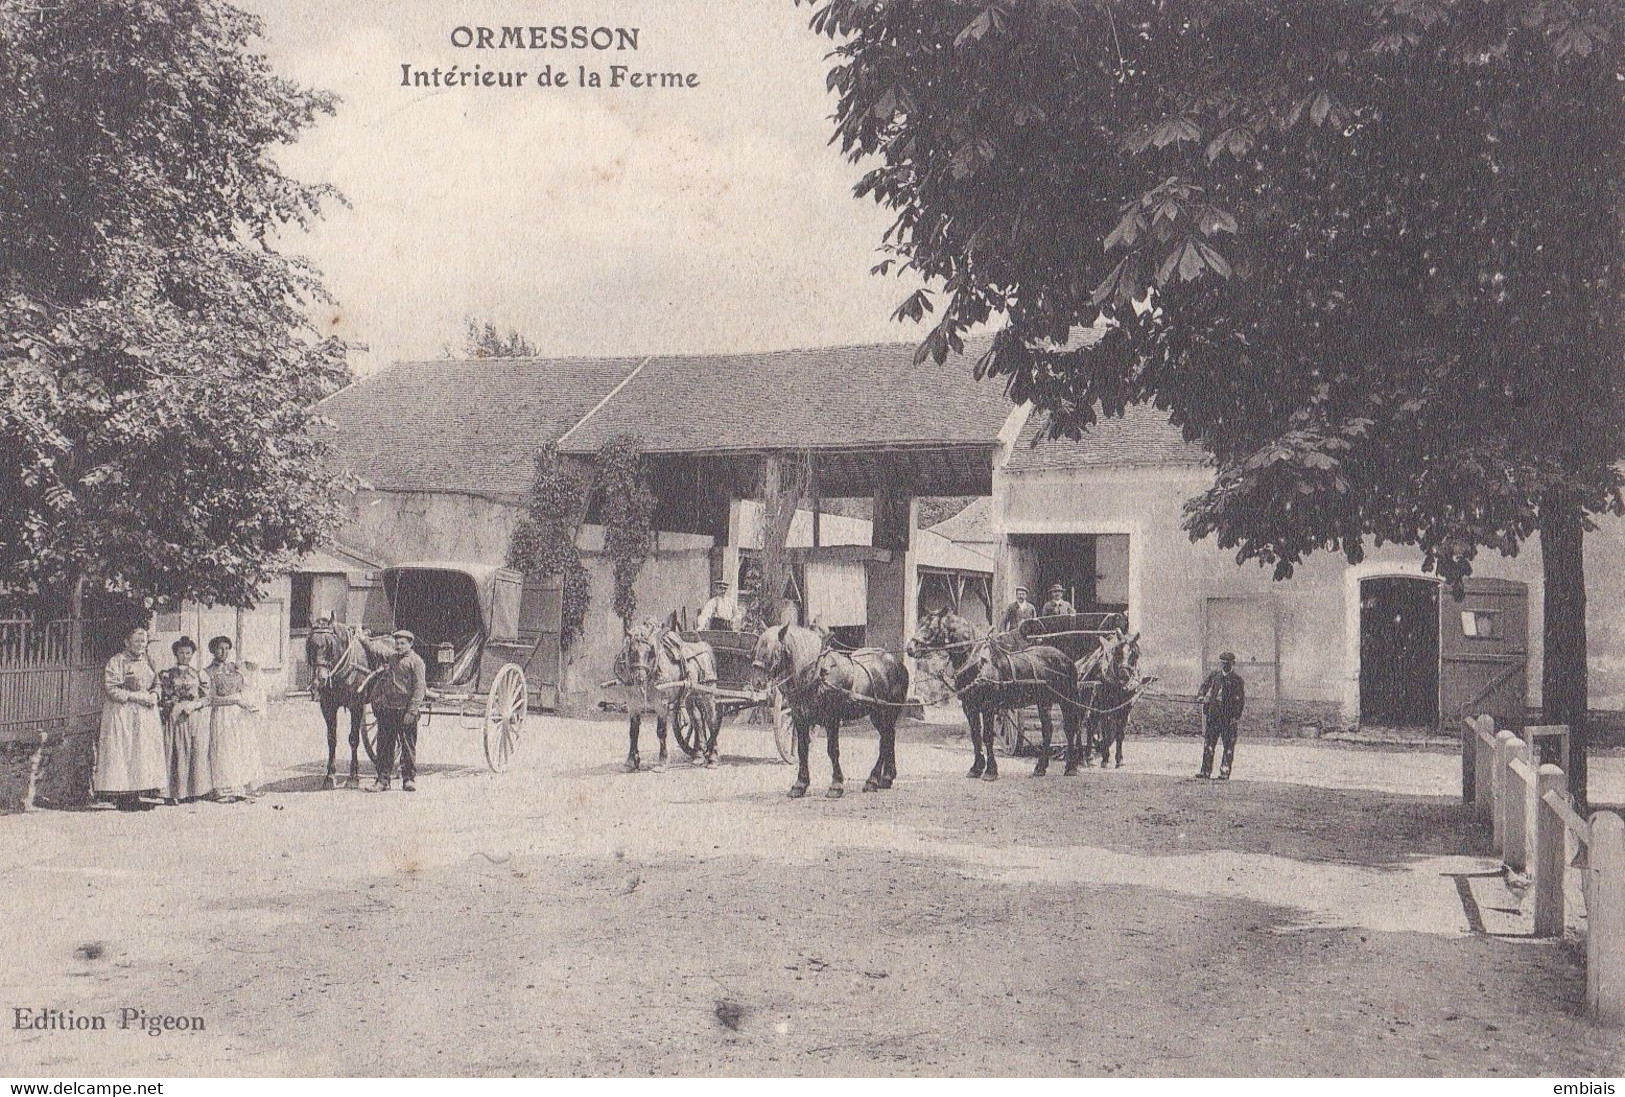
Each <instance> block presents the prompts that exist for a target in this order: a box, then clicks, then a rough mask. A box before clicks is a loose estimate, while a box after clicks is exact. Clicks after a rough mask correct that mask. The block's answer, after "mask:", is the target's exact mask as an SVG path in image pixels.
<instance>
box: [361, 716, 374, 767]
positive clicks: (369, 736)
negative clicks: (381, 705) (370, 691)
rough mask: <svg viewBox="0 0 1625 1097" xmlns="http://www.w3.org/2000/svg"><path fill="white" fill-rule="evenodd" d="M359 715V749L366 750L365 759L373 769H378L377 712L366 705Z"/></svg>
mask: <svg viewBox="0 0 1625 1097" xmlns="http://www.w3.org/2000/svg"><path fill="white" fill-rule="evenodd" d="M362 712H363V714H362V717H361V749H362V750H364V751H366V752H367V761H369V762H371V763H372V768H373V770H374V771H376V770H377V769H378V714H377V713H376V712H374V711H372V706H371V705H368V706H367V707H366V708H365V709H364V710H362Z"/></svg>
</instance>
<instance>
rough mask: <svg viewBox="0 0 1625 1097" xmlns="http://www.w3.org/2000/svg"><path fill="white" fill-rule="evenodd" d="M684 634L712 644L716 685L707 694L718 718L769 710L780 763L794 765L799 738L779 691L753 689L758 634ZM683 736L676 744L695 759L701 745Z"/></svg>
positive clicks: (692, 733)
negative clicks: (752, 660)
mask: <svg viewBox="0 0 1625 1097" xmlns="http://www.w3.org/2000/svg"><path fill="white" fill-rule="evenodd" d="M681 635H682V637H683V639H685V640H689V641H701V642H704V643H707V644H710V645H711V651H712V652H713V653H714V654H715V656H716V665H717V684H716V686H715V687H713V688H711V689H710V690H708V692H709V693H710V694H711V695H712V697H713V698H715V700H716V705H717V719H718V720H719V721H720V720H727V719H729V718H730V717H733V716H737V715H739V714H740V713H742V712H750V711H755V710H757V709H761V708H766V709H767V711H768V714H769V716H770V717H771V719H772V721H773V746H774V747H775V748H776V749H777V750H778V752H779V758H780V760H781V761H784V762H794V761H795V760H796V737H795V729H794V728H793V727H792V726H791V723H790V710H789V709H788V708H787V707H786V706H785V703H784V699H783V698H782V697H780V696H779V692H778V690H776V689H768V690H766V691H763V690H758V689H756V688H754V683H755V679H756V668H755V667H753V666H752V665H751V658H752V656H753V655H754V654H755V651H756V640H757V635H756V633H754V632H728V631H710V630H707V631H703V632H685V633H682V634H681ZM684 734H685V732H684V729H682V728H678V729H677V745H678V746H680V747H682V748H683V750H684V751H686V752H687V753H688V754H689V755H690V756H691V757H692V756H693V755H694V754H696V753H698V746H697V744H696V745H692V746H691V745H690V743H689V742H685V741H684V738H683V737H684ZM687 734H688V735H689V737H690V738H691V739H692V738H694V737H695V736H696V734H697V733H696V732H695V731H694V729H692V728H690V729H687Z"/></svg>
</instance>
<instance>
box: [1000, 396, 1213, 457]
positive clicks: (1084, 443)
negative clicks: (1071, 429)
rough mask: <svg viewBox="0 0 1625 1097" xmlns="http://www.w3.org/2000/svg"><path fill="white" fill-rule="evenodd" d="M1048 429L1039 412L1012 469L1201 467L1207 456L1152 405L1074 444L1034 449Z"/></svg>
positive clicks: (1099, 426)
mask: <svg viewBox="0 0 1625 1097" xmlns="http://www.w3.org/2000/svg"><path fill="white" fill-rule="evenodd" d="M1047 425H1048V419H1047V417H1046V416H1045V415H1044V414H1043V413H1042V412H1034V413H1033V414H1032V416H1031V417H1030V418H1029V419H1028V420H1027V425H1026V426H1024V427H1023V428H1022V430H1021V436H1020V438H1018V439H1017V441H1016V444H1015V445H1014V446H1013V447H1011V451H1010V460H1009V461H1008V463H1007V464H1006V466H1005V467H1006V468H1009V469H1011V470H1013V471H1020V470H1023V469H1070V468H1097V467H1103V466H1113V465H1118V466H1122V465H1200V464H1203V463H1205V462H1206V460H1207V456H1206V454H1205V453H1204V452H1203V450H1202V447H1200V446H1197V445H1193V444H1192V443H1189V442H1186V441H1185V440H1184V438H1183V437H1181V436H1180V433H1179V428H1178V427H1176V426H1174V425H1173V424H1172V423H1170V422H1169V421H1168V414H1167V413H1166V412H1163V411H1158V410H1157V409H1156V408H1154V407H1152V406H1151V405H1149V404H1138V405H1135V406H1133V407H1130V408H1129V409H1128V410H1127V411H1126V412H1124V414H1123V417H1122V418H1120V419H1114V418H1103V419H1099V420H1097V421H1096V422H1095V423H1094V425H1093V426H1091V427H1090V428H1089V429H1088V430H1086V431H1084V432H1083V437H1082V438H1081V439H1079V440H1078V441H1076V442H1074V441H1072V440H1071V439H1069V438H1062V439H1059V440H1056V441H1049V440H1047V439H1046V440H1043V441H1038V442H1037V444H1036V445H1034V441H1035V440H1036V439H1038V438H1039V437H1040V435H1041V434H1042V433H1043V432H1044V429H1045V427H1046V426H1047Z"/></svg>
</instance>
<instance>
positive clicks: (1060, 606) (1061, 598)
mask: <svg viewBox="0 0 1625 1097" xmlns="http://www.w3.org/2000/svg"><path fill="white" fill-rule="evenodd" d="M1076 612H1077V610H1075V609H1073V608H1072V603H1071V602H1068V601H1067V600H1066V588H1065V587H1063V586H1062V585H1061V584H1060V583H1051V584H1050V585H1049V601H1047V602H1045V603H1044V608H1043V609H1041V610H1039V611H1038V616H1040V617H1071V616H1072V615H1073V614H1074V613H1076Z"/></svg>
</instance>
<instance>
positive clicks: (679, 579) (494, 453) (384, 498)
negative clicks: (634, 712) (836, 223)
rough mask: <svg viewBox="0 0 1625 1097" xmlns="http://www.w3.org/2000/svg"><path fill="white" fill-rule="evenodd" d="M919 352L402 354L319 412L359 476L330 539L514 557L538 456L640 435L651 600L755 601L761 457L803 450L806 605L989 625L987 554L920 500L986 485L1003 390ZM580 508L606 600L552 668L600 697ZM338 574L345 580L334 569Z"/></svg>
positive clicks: (894, 637)
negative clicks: (650, 498)
mask: <svg viewBox="0 0 1625 1097" xmlns="http://www.w3.org/2000/svg"><path fill="white" fill-rule="evenodd" d="M912 357H913V350H912V348H911V347H909V346H904V345H888V346H870V347H845V348H828V349H822V350H810V351H788V352H779V353H773V354H756V355H721V356H718V355H707V356H688V357H670V358H663V357H648V358H642V359H587V360H581V359H570V360H541V359H487V360H477V361H452V362H411V363H401V364H398V365H396V366H393V367H391V368H389V369H386V370H384V371H381V372H380V373H378V374H376V375H373V376H371V377H369V378H366V379H364V380H362V381H360V382H358V383H357V384H355V385H353V386H351V387H350V388H348V389H346V390H344V391H343V392H340V393H337V394H335V395H334V396H333V397H331V398H329V400H328V401H326V403H325V404H324V405H323V408H322V411H323V413H324V414H325V415H326V416H327V418H329V419H331V420H332V421H333V422H334V423H335V425H336V426H337V428H338V430H337V433H336V435H335V438H336V440H337V444H338V446H339V449H340V453H341V456H342V458H343V460H344V462H345V464H346V466H347V467H348V468H349V469H351V470H352V471H354V472H355V473H356V474H357V475H358V476H359V477H360V478H361V480H362V481H363V482H364V484H365V487H364V488H363V489H362V490H361V491H359V492H358V493H357V494H356V495H355V497H354V499H353V502H352V506H351V513H350V521H349V522H348V524H347V525H346V526H345V528H344V529H343V530H342V531H341V532H340V534H339V538H338V540H339V542H340V543H341V544H342V545H343V546H344V548H345V551H346V552H347V553H348V554H350V555H351V556H353V557H355V558H357V559H364V560H369V561H374V562H376V564H377V565H380V566H381V565H387V564H390V563H395V562H399V561H402V560H413V559H440V560H459V561H465V562H468V563H482V564H500V563H504V562H505V561H506V558H507V552H508V544H509V541H510V539H511V537H512V534H513V530H514V527H515V525H516V523H517V521H518V519H519V516H520V511H521V507H522V505H523V502H524V499H525V497H526V494H527V493H528V491H529V488H530V485H531V481H532V476H533V472H534V459H535V455H536V452H537V450H538V449H539V448H540V447H541V446H543V445H545V444H547V443H550V442H554V443H557V444H558V445H559V449H560V450H561V452H563V453H565V454H568V455H570V456H572V457H574V458H577V459H580V460H582V461H587V460H590V458H591V457H592V456H593V455H594V454H596V453H597V452H598V450H599V449H600V447H602V446H603V445H604V443H605V442H607V441H609V440H611V439H613V438H615V437H617V436H621V435H626V434H630V435H633V436H635V437H637V438H638V439H639V441H640V444H641V445H642V446H643V448H644V450H645V452H646V453H647V454H648V455H649V458H650V463H651V470H652V480H653V487H654V488H655V491H656V495H657V499H658V507H657V512H656V515H655V522H654V525H655V528H656V530H657V536H656V542H655V551H654V553H653V555H652V556H651V557H650V559H649V561H648V562H647V564H646V565H645V566H644V568H643V571H642V573H641V574H640V576H639V579H638V583H637V597H638V604H639V606H640V612H646V613H647V614H649V615H650V616H664V615H665V614H666V613H667V612H671V611H678V612H679V613H685V612H686V613H687V614H688V615H690V616H691V617H692V616H693V615H694V614H695V613H697V611H698V609H699V608H700V606H701V605H702V604H703V603H704V601H705V600H706V597H707V596H708V594H709V591H710V587H711V583H712V582H713V580H716V579H726V580H727V581H728V582H729V583H730V584H731V585H732V586H733V587H734V589H736V590H737V591H738V592H739V593H740V594H741V595H742V597H743V598H744V599H745V600H747V601H748V600H749V598H750V596H751V595H752V594H753V592H754V589H755V583H756V581H757V579H758V577H759V574H760V555H761V545H762V533H761V530H762V527H763V521H762V512H761V503H760V502H759V501H758V500H757V499H756V498H755V496H756V495H758V494H759V485H760V481H761V475H762V469H763V467H764V466H765V464H766V463H767V462H769V461H775V460H778V459H779V458H780V457H781V456H783V455H786V454H793V455H794V456H795V458H796V459H798V460H802V461H805V462H806V464H807V466H808V468H809V469H810V470H811V472H812V475H811V476H810V477H809V478H808V491H807V492H806V493H805V497H804V498H803V499H802V500H801V502H800V505H798V506H797V507H796V513H795V514H794V516H793V518H792V520H791V522H790V525H789V532H788V536H787V542H786V543H787V547H788V557H789V561H790V563H791V589H790V591H789V595H790V598H791V600H792V602H793V603H795V605H796V608H797V613H798V614H799V616H800V617H802V618H803V619H804V620H808V621H815V620H816V621H818V622H819V623H821V624H824V625H827V626H829V627H831V628H832V629H835V630H837V631H838V632H840V633H842V634H843V635H844V636H846V637H847V638H849V639H852V640H856V641H863V642H869V643H884V644H887V645H888V646H894V647H895V646H900V645H901V644H902V642H903V640H904V639H905V638H906V636H907V634H908V633H909V632H910V631H911V630H912V627H913V622H914V620H915V615H916V613H917V612H918V609H919V606H920V605H921V604H923V605H925V607H926V608H927V609H935V608H938V607H940V606H943V605H951V606H953V607H954V608H956V609H959V610H961V611H962V612H966V613H968V614H969V615H970V616H972V617H973V619H978V620H982V621H986V620H988V619H990V617H991V615H992V577H993V571H994V563H993V559H992V556H991V554H989V553H987V552H978V551H976V549H975V548H974V547H965V546H959V545H956V544H954V543H953V542H952V541H950V540H948V539H947V538H944V537H942V536H940V535H938V534H935V533H931V532H928V531H919V530H917V529H916V528H915V526H916V524H917V523H916V520H915V507H914V503H913V500H914V498H915V497H916V496H920V495H928V494H929V495H985V494H986V493H987V492H988V491H989V490H990V489H991V486H992V474H993V467H994V465H995V463H996V451H997V450H998V447H999V445H1000V441H999V431H1000V430H1001V429H1002V427H1003V426H1004V424H1005V422H1006V420H1008V419H1010V417H1011V409H1010V406H1009V404H1008V403H1007V402H1006V401H1005V399H1004V398H1003V395H1002V394H1001V393H1000V392H999V391H998V390H997V389H996V388H995V387H993V386H976V385H970V384H968V378H967V376H966V374H967V369H966V368H965V367H964V364H963V363H959V364H956V365H955V366H951V367H948V368H945V369H943V370H940V371H921V370H918V369H915V368H913V366H912ZM835 378H839V379H840V383H838V384H837V383H834V382H833V380H832V379H835ZM447 409H453V412H452V413H451V414H447V413H446V412H447ZM406 424H410V426H406ZM787 439H788V440H791V441H792V442H793V446H792V447H789V448H787V447H786V440H787ZM837 498H861V499H865V500H868V505H867V507H866V508H865V509H867V510H868V511H869V512H871V513H872V514H874V515H875V516H876V518H875V519H873V520H870V519H865V518H854V517H850V516H846V515H842V514H831V513H826V507H825V501H826V500H831V499H837ZM587 517H588V521H587V522H585V523H584V524H583V525H582V527H581V530H580V534H579V536H578V539H577V544H578V547H579V548H580V549H581V551H582V554H583V560H584V563H585V564H586V566H587V569H588V572H589V575H590V577H591V583H592V590H593V602H592V605H591V607H590V608H589V611H588V619H587V622H586V626H585V635H584V636H583V638H582V640H581V641H579V642H578V643H577V644H576V645H574V647H573V648H572V650H571V652H570V653H569V654H568V656H567V658H566V665H565V666H564V667H562V668H561V675H560V678H561V681H560V682H559V685H560V686H561V687H562V690H563V692H564V693H565V694H566V695H567V696H568V697H570V698H571V699H572V703H573V704H590V703H591V701H592V700H593V699H594V697H593V683H595V682H597V681H600V680H602V679H603V678H604V677H605V675H606V673H607V670H608V668H609V667H610V665H611V663H612V661H613V658H614V655H615V653H616V651H618V649H619V646H620V636H621V622H620V620H619V619H618V618H617V617H616V616H615V615H614V613H613V611H612V610H611V608H610V604H609V603H610V597H609V595H610V591H612V589H613V580H612V574H611V563H610V561H609V559H608V558H607V557H606V556H605V555H604V553H603V530H602V528H601V527H600V526H598V525H596V524H594V523H593V522H592V521H591V519H592V517H593V516H592V514H591V513H590V512H589V514H588V516H587ZM349 578H350V577H346V582H348V581H349ZM304 581H305V580H301V579H299V578H298V577H296V579H295V582H296V583H299V582H304ZM330 582H331V583H332V584H333V586H334V589H335V590H337V589H338V583H339V579H338V577H337V576H334V577H332V578H331V579H330ZM359 582H360V583H361V584H363V585H364V583H365V577H364V576H363V577H362V578H361V579H360V580H359ZM310 604H311V605H312V606H314V602H311V603H310ZM290 623H291V625H292V628H293V629H294V630H298V629H300V628H303V627H305V625H306V623H307V622H306V621H305V620H300V619H295V620H292V621H291V622H290ZM296 674H297V671H296Z"/></svg>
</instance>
